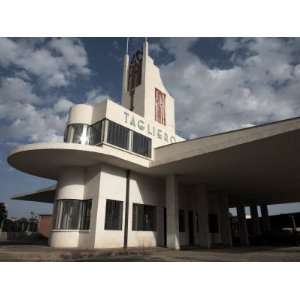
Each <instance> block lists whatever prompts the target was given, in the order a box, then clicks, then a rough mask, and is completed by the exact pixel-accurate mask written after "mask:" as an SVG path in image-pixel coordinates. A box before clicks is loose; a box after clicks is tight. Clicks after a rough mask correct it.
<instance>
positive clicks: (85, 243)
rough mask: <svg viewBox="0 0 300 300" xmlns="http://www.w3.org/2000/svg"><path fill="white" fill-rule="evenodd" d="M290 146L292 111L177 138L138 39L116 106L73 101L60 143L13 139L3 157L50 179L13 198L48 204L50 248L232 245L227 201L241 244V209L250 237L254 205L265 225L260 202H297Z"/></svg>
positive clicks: (297, 171) (294, 141)
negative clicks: (253, 123) (257, 123)
mask: <svg viewBox="0 0 300 300" xmlns="http://www.w3.org/2000/svg"><path fill="white" fill-rule="evenodd" d="M173 75H174V76H175V77H176V74H173ZM196 77H197V74H195V78H196ZM193 84H195V82H193ZM200 84H204V83H203V82H200V81H199V85H200ZM187 88H188V86H187ZM183 100H184V99H178V101H183ZM199 101H201V99H199ZM216 101H217V99H216ZM186 105H187V106H188V105H189V104H188V103H186ZM190 109H191V110H192V109H193V108H192V107H191V108H190ZM202 117H205V111H203V115H199V118H202ZM212 121H213V120H212ZM186 122H192V121H189V120H187V121H186ZM299 150H300V119H299V118H295V119H290V120H284V121H281V122H275V123H271V124H266V125H263V126H256V127H252V128H246V129H242V130H236V131H231V132H226V133H222V134H215V135H211V136H206V137H201V138H197V139H193V140H188V141H186V140H184V139H183V138H182V137H180V136H178V135H177V134H176V130H175V104H174V99H173V97H172V96H171V95H170V94H169V93H168V91H167V89H166V87H165V86H164V84H163V82H162V80H161V77H160V71H159V68H158V67H157V66H155V65H154V62H153V60H152V58H151V57H150V56H149V55H148V43H147V42H145V44H144V46H143V50H140V51H137V52H136V53H135V55H133V56H132V58H131V59H130V60H129V55H128V54H126V55H125V58H124V72H123V87H122V101H121V105H120V104H117V103H115V102H113V101H111V100H109V99H107V100H106V101H103V102H101V103H98V104H95V105H89V104H79V105H75V106H73V107H72V108H71V110H70V113H69V119H68V124H67V127H66V131H65V137H64V143H40V144H31V145H25V146H19V147H18V148H17V149H15V150H14V151H13V152H12V153H11V154H10V155H9V157H8V162H9V164H10V165H12V166H13V167H15V168H17V169H19V170H21V171H23V172H27V173H29V174H32V175H36V176H40V177H45V178H50V179H53V180H57V186H56V187H52V188H48V189H43V190H40V191H37V192H36V193H32V194H27V195H21V196H18V197H16V199H24V200H30V201H44V202H50V203H54V210H53V226H52V231H51V237H50V245H51V246H52V247H73V248H115V247H154V246H167V247H169V248H174V249H179V248H180V247H181V246H187V245H199V246H201V247H205V248H209V247H212V246H214V245H215V244H223V245H224V246H231V245H232V231H231V224H230V214H229V213H228V209H229V208H234V207H236V208H237V222H238V235H239V239H240V242H241V244H242V245H248V244H249V235H248V229H247V222H246V216H245V207H246V206H250V212H251V222H252V223H253V230H252V233H253V234H254V235H258V234H260V232H261V228H260V226H259V218H258V207H260V209H261V214H262V225H263V226H262V230H263V231H268V230H269V229H270V220H269V217H268V208H267V205H269V204H274V203H285V202H296V201H299V199H300V197H299V196H300V185H299V182H300V159H299ZM43 222H44V221H43ZM43 226H45V228H46V227H47V226H46V225H43ZM43 230H44V229H43Z"/></svg>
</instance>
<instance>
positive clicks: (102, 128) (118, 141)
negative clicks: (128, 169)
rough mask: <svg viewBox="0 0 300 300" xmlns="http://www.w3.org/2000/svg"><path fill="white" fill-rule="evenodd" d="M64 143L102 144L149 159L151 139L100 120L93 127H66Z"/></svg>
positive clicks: (111, 122)
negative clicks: (105, 143)
mask: <svg viewBox="0 0 300 300" xmlns="http://www.w3.org/2000/svg"><path fill="white" fill-rule="evenodd" d="M64 142H66V143H77V144H85V145H98V144H100V143H102V142H107V143H109V144H112V145H115V146H118V147H120V148H123V149H126V150H129V151H132V152H134V153H137V154H140V155H143V156H147V157H151V146H152V145H151V142H152V141H151V139H150V138H148V137H146V136H144V135H142V134H140V133H137V132H135V131H133V130H130V129H128V128H127V127H124V126H122V125H120V124H117V123H115V122H113V121H110V120H102V121H99V122H97V123H95V124H93V125H87V124H71V125H68V127H67V128H66V131H65V135H64Z"/></svg>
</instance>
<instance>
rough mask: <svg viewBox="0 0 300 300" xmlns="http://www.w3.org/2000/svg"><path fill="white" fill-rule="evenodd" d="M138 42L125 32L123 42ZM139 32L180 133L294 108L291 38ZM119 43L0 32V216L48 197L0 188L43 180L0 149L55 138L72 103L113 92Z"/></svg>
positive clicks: (297, 65)
mask: <svg viewBox="0 0 300 300" xmlns="http://www.w3.org/2000/svg"><path fill="white" fill-rule="evenodd" d="M142 42H143V39H142V38H140V39H139V38H134V39H131V42H130V51H134V50H135V49H136V48H137V47H139V46H141V44H142ZM149 42H150V54H151V56H152V57H153V58H154V60H155V62H156V64H157V65H159V66H160V68H161V73H162V77H163V80H164V82H165V84H166V86H167V88H168V89H169V92H170V93H171V94H172V95H173V96H174V97H175V99H176V121H177V132H178V134H180V135H182V136H184V137H185V138H194V137H198V136H203V135H209V134H212V133H217V132H223V131H227V130H233V129H238V128H243V127H249V126H253V125H258V124H262V123H267V122H270V121H276V120H281V119H285V118H291V117H296V116H299V115H300V88H299V87H300V55H299V53H300V39H293V38H288V39H277V38H149ZM125 44H126V41H125V38H83V39H69V38H63V39H58V38H53V39H50V38H46V39H37V38H33V39H28V38H26V39H24V38H18V39H11V38H0V178H1V182H0V190H1V198H0V202H2V201H4V202H6V203H8V208H9V214H10V216H14V217H20V216H23V215H25V216H28V215H29V213H30V211H34V212H35V213H47V212H49V211H50V205H43V204H31V203H30V202H28V203H22V202H14V201H10V200H9V198H10V197H11V196H12V195H14V194H17V193H23V192H30V191H32V190H34V189H37V188H40V187H44V186H48V185H51V184H53V182H51V181H49V180H44V179H40V178H36V177H33V176H29V175H25V174H23V173H21V172H19V171H17V170H14V169H12V168H11V167H9V166H8V164H7V163H6V157H7V153H8V152H9V151H10V150H11V149H12V148H14V147H15V146H17V145H18V144H25V143H35V142H50V141H62V135H63V131H64V127H65V124H66V114H67V112H68V110H69V108H70V107H71V106H72V105H73V104H74V103H84V102H88V103H95V102H98V101H101V100H103V99H104V98H106V97H110V98H112V99H113V100H115V101H116V102H119V101H120V96H121V78H122V69H121V68H122V56H123V54H124V50H125ZM289 209H300V206H298V205H291V206H290V208H289ZM274 211H275V210H274Z"/></svg>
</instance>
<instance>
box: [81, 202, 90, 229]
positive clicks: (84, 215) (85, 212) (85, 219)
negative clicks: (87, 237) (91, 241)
mask: <svg viewBox="0 0 300 300" xmlns="http://www.w3.org/2000/svg"><path fill="white" fill-rule="evenodd" d="M80 204H81V216H80V226H79V229H83V230H85V229H90V222H91V210H92V199H89V200H84V201H80Z"/></svg>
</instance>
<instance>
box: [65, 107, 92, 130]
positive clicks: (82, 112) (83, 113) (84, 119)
mask: <svg viewBox="0 0 300 300" xmlns="http://www.w3.org/2000/svg"><path fill="white" fill-rule="evenodd" d="M92 118H93V106H91V105H88V104H77V105H74V106H73V107H72V108H71V110H70V113H69V119H68V125H70V124H78V123H79V124H88V125H91V124H92Z"/></svg>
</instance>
